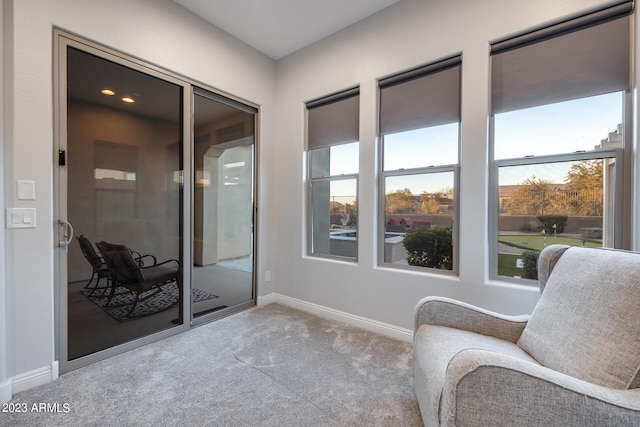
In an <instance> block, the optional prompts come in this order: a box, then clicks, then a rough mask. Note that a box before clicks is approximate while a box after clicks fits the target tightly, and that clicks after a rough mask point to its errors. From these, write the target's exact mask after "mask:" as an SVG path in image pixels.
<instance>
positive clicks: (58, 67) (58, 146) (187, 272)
mask: <svg viewBox="0 0 640 427" xmlns="http://www.w3.org/2000/svg"><path fill="white" fill-rule="evenodd" d="M53 36H54V37H53V41H54V43H53V76H54V80H53V81H54V84H53V88H54V93H53V96H54V108H53V119H54V141H53V148H54V152H53V161H54V168H53V190H54V197H53V203H54V206H53V208H54V210H53V212H54V215H55V218H54V221H53V227H54V232H53V236H54V241H53V242H52V243H53V245H54V249H55V250H54V260H53V261H54V315H55V317H54V333H55V357H56V359H57V360H58V362H59V366H60V373H65V372H68V371H71V370H74V369H77V368H80V367H82V366H86V365H89V364H92V363H95V362H98V361H100V360H104V359H107V358H109V357H112V356H115V355H118V354H121V353H124V352H126V351H129V350H132V349H135V348H139V347H141V346H144V345H146V344H149V343H152V342H155V341H158V340H160V339H163V338H167V337H169V336H172V335H175V334H178V333H182V332H185V331H187V330H189V329H190V328H191V327H193V326H196V325H199V324H202V323H206V322H209V321H211V320H214V319H217V318H219V317H222V316H226V315H229V314H231V313H235V312H237V311H241V310H245V309H247V308H249V307H252V306H255V305H256V302H257V289H256V277H257V275H256V268H255V267H256V265H257V249H256V248H257V247H258V246H257V240H258V239H257V236H258V234H257V231H258V226H257V223H258V221H257V220H258V218H257V203H256V200H257V199H258V163H259V155H258V152H259V149H258V147H259V144H258V123H259V119H258V117H259V114H260V112H259V108H258V106H256V105H254V104H253V103H250V102H248V101H245V100H242V99H240V98H237V97H234V96H231V95H228V94H226V93H225V94H223V93H221V92H220V91H219V90H215V89H213V88H211V87H207V86H206V85H203V84H201V83H197V82H195V81H193V80H191V79H188V78H186V77H184V76H181V75H178V74H176V73H173V72H171V71H168V70H165V69H163V68H160V67H158V66H155V65H151V64H149V63H146V62H144V61H142V60H140V59H137V58H134V57H132V56H129V55H127V54H125V53H122V52H119V51H116V50H114V49H111V48H108V47H106V46H103V45H100V44H97V43H95V42H91V41H88V40H86V39H84V38H82V37H79V36H77V35H73V34H70V33H67V32H65V31H63V30H61V29H57V28H54V34H53ZM69 46H70V47H74V48H77V49H79V50H82V51H84V52H87V53H90V54H94V55H96V56H99V57H101V58H104V59H107V60H110V61H112V62H116V63H118V64H121V65H123V66H126V67H128V68H131V69H134V70H136V71H141V72H143V73H146V74H150V75H153V76H155V77H158V78H160V79H162V80H165V81H168V82H170V83H174V84H176V85H178V86H180V87H182V107H183V108H182V121H183V129H182V140H183V148H182V155H183V164H182V167H183V176H184V177H190V178H191V177H192V176H193V174H194V170H193V166H194V159H193V156H194V155H193V149H192V147H193V102H194V95H193V91H194V88H195V87H199V88H202V89H204V90H205V91H208V92H210V93H213V94H215V95H216V96H221V97H224V98H226V99H228V100H229V101H230V102H233V103H238V105H244V106H246V107H248V108H251V109H253V110H255V114H254V122H255V129H254V143H253V153H254V165H253V173H254V175H253V190H254V199H253V200H254V203H253V230H254V233H253V273H252V289H253V298H252V301H250V302H247V303H243V304H239V305H237V306H233V307H229V308H226V309H223V310H220V311H219V312H215V313H211V314H208V315H203V316H201V317H198V318H197V319H195V321H194V319H193V314H192V310H191V298H183V301H182V307H181V311H182V313H183V319H182V324H179V325H176V326H174V327H171V328H168V329H164V330H160V331H158V332H155V333H152V334H150V335H145V336H142V337H140V338H137V339H135V340H132V341H129V342H126V343H123V344H119V345H116V346H114V347H110V348H107V349H105V350H101V351H98V352H95V353H92V354H89V355H86V356H82V357H79V358H77V359H74V360H71V361H70V360H68V344H69V342H68V332H67V326H68V304H67V252H68V249H67V247H66V246H64V245H61V242H62V241H63V240H65V239H69V237H68V230H67V228H66V226H64V224H63V223H62V222H61V220H65V221H66V217H67V169H66V166H60V165H59V153H61V152H66V150H67V128H66V123H67V93H66V84H64V82H63V81H61V79H62V78H64V77H66V75H67V69H66V67H67V61H66V59H67V47H69ZM185 182H189V183H190V184H189V185H184V184H183V187H182V191H183V199H182V206H181V207H180V209H181V211H182V218H183V223H182V225H181V233H182V239H181V251H182V254H183V257H182V263H183V266H185V267H183V268H182V283H183V294H184V295H190V294H191V271H192V264H193V215H194V212H193V208H194V206H193V180H192V179H188V180H184V179H183V183H185ZM69 240H72V238H71V239H69ZM70 243H72V242H69V244H70ZM186 266H189V268H186Z"/></svg>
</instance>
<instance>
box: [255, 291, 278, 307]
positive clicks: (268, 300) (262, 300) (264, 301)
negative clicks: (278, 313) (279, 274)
mask: <svg viewBox="0 0 640 427" xmlns="http://www.w3.org/2000/svg"><path fill="white" fill-rule="evenodd" d="M276 295H277V294H275V293H274V294H269V295H265V296H263V297H258V301H257V305H258V307H263V306H265V305H269V304H273V303H274V302H276Z"/></svg>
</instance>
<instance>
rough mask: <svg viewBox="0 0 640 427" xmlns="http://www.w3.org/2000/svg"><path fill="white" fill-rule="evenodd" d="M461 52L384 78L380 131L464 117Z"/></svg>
mask: <svg viewBox="0 0 640 427" xmlns="http://www.w3.org/2000/svg"><path fill="white" fill-rule="evenodd" d="M460 72H461V59H460V57H459V56H457V57H455V58H450V59H448V60H445V61H441V62H438V63H436V64H432V65H429V66H426V67H421V68H419V69H416V70H412V71H409V72H407V73H403V74H400V75H397V76H393V77H390V78H386V79H383V80H380V82H379V86H380V134H381V135H388V134H391V133H396V132H401V131H409V130H414V129H420V128H425V127H430V126H437V125H444V124H447V123H454V122H458V121H460Z"/></svg>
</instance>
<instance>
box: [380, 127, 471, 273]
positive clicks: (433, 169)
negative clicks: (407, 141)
mask: <svg viewBox="0 0 640 427" xmlns="http://www.w3.org/2000/svg"><path fill="white" fill-rule="evenodd" d="M379 140H380V143H379V150H380V151H379V152H380V153H381V155H380V156H379V157H380V169H379V170H380V173H379V182H378V218H379V220H378V233H377V234H378V245H377V246H378V265H379V266H381V267H386V268H394V269H400V270H411V271H419V272H422V273H437V274H442V275H451V276H457V275H458V274H459V246H460V245H459V244H458V227H457V225H458V224H459V215H460V209H459V206H460V194H459V193H460V191H459V189H460V182H459V181H460V163H458V164H450V165H439V166H426V167H421V168H409V169H394V170H390V171H385V170H383V169H382V168H383V165H384V150H383V147H384V136H380V137H379ZM458 148H460V127H458ZM459 159H460V150H458V161H459ZM445 172H452V173H453V218H452V221H453V227H452V228H451V232H452V236H451V244H452V245H453V268H452V270H444V269H440V268H433V267H420V266H412V265H403V264H395V263H393V262H390V261H385V259H384V255H385V247H384V244H385V233H386V204H387V198H386V196H387V194H386V179H387V178H390V177H396V176H407V175H431V174H438V173H445Z"/></svg>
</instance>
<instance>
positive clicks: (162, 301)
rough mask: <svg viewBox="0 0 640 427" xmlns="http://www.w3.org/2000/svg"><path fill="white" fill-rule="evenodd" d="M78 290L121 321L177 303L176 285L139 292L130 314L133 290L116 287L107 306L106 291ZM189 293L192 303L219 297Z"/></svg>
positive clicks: (152, 312) (203, 293)
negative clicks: (138, 298)
mask: <svg viewBox="0 0 640 427" xmlns="http://www.w3.org/2000/svg"><path fill="white" fill-rule="evenodd" d="M80 292H81V293H82V294H83V295H84V296H85V297H87V298H88V299H89V300H90V301H91V302H93V303H94V304H96V305H97V306H98V307H100V308H102V309H103V310H104V311H106V312H107V313H108V314H109V315H110V316H111V317H113V318H114V319H116V320H119V321H121V322H124V321H125V320H130V319H136V318H140V317H144V316H149V315H151V314H156V313H160V312H161V311H164V310H167V309H169V308H171V307H173V306H175V305H176V304H177V303H178V288H177V286H175V285H167V286H164V287H163V288H162V290H160V291H157V290H155V289H152V290H149V291H147V292H143V293H141V294H140V301H138V304H137V305H136V308H135V310H133V313H131V314H130V315H127V314H128V313H129V310H130V309H131V304H133V302H134V301H135V298H136V296H135V294H134V293H133V292H129V291H128V290H127V289H125V288H118V290H117V291H116V294H115V295H114V296H113V298H112V299H111V302H110V303H109V305H108V306H107V305H106V303H107V300H108V297H109V292H108V291H107V292H105V293H104V294H103V293H102V292H101V291H92V290H90V289H83V290H81V291H80ZM191 294H192V301H193V302H194V303H195V302H200V301H206V300H209V299H213V298H219V297H218V296H217V295H214V294H210V293H209V292H205V291H202V290H200V289H194V290H193V292H192V293H191Z"/></svg>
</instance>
